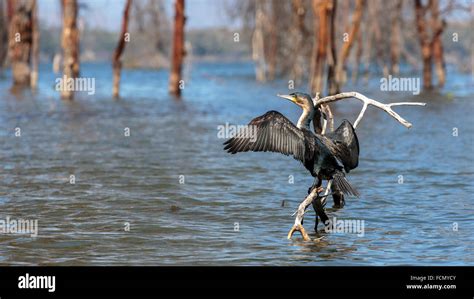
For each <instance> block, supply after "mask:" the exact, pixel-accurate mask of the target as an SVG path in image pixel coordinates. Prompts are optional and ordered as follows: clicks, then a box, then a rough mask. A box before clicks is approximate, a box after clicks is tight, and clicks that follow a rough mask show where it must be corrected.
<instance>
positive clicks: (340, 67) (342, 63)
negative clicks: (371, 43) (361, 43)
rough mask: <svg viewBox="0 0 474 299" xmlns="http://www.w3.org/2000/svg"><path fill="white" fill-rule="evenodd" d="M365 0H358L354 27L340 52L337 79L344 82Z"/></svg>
mask: <svg viewBox="0 0 474 299" xmlns="http://www.w3.org/2000/svg"><path fill="white" fill-rule="evenodd" d="M364 6H365V0H357V1H356V7H355V10H354V14H353V16H352V27H351V30H350V32H349V36H348V40H347V41H346V42H343V43H342V47H341V50H340V52H339V57H338V64H337V67H336V79H337V81H338V82H339V83H340V84H342V83H343V82H344V81H345V78H344V77H345V74H344V68H345V64H346V60H347V58H348V57H349V54H350V51H351V48H352V45H353V44H354V39H355V38H357V35H358V32H359V28H360V23H361V20H362V14H363V12H364Z"/></svg>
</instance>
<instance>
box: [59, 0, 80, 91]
mask: <svg viewBox="0 0 474 299" xmlns="http://www.w3.org/2000/svg"><path fill="white" fill-rule="evenodd" d="M61 4H62V12H63V32H62V41H61V45H62V48H63V53H64V54H63V57H64V60H63V75H64V76H63V78H65V79H66V80H69V79H70V78H72V79H75V78H77V77H79V30H78V29H77V13H78V6H77V0H61ZM65 86H66V82H63V88H62V90H61V98H63V99H70V100H72V99H73V98H74V91H73V90H69V89H68V88H64V87H65Z"/></svg>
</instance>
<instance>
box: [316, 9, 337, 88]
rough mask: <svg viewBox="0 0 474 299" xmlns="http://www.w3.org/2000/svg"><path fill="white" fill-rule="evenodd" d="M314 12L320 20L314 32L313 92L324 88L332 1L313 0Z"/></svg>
mask: <svg viewBox="0 0 474 299" xmlns="http://www.w3.org/2000/svg"><path fill="white" fill-rule="evenodd" d="M312 7H313V14H314V16H318V18H317V19H318V20H319V22H316V21H315V24H314V25H315V28H314V30H315V31H314V32H315V35H316V39H315V43H314V47H315V48H316V50H315V51H313V55H314V54H315V57H314V59H315V60H314V61H315V64H314V73H313V74H312V76H311V92H312V93H313V94H316V93H323V88H324V86H323V85H324V81H323V78H324V77H323V75H324V69H325V66H326V54H327V47H328V43H329V28H328V27H329V22H328V18H329V15H330V13H331V9H332V1H324V0H313V3H312ZM315 19H316V18H315Z"/></svg>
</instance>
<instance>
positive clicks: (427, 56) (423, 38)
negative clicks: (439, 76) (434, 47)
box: [415, 0, 433, 89]
mask: <svg viewBox="0 0 474 299" xmlns="http://www.w3.org/2000/svg"><path fill="white" fill-rule="evenodd" d="M426 11H427V7H426V6H425V5H423V4H422V3H421V0H415V17H416V28H417V30H418V37H419V42H420V46H421V56H422V60H423V87H424V88H426V89H430V88H432V87H433V86H432V82H431V76H432V74H431V60H432V59H431V58H432V54H431V52H432V51H431V44H430V38H429V35H428V31H427V24H426V19H425V15H426Z"/></svg>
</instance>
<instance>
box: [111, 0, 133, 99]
mask: <svg viewBox="0 0 474 299" xmlns="http://www.w3.org/2000/svg"><path fill="white" fill-rule="evenodd" d="M131 4H132V0H127V2H126V3H125V8H124V10H123V16H122V30H121V32H120V38H119V40H118V43H117V47H116V48H115V52H114V55H113V57H112V68H113V87H112V94H113V97H114V98H118V97H119V93H120V71H121V70H122V61H121V60H120V58H121V57H122V53H123V51H124V50H125V45H126V44H125V43H126V40H125V39H126V34H127V33H128V19H129V14H130V6H131Z"/></svg>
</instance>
